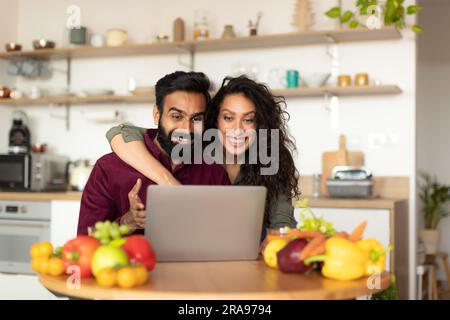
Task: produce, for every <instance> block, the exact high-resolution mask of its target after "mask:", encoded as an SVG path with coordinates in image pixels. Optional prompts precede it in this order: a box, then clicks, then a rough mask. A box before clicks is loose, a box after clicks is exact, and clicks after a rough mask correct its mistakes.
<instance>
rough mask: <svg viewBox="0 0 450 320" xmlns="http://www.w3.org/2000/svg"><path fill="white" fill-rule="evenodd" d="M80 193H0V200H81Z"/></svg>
mask: <svg viewBox="0 0 450 320" xmlns="http://www.w3.org/2000/svg"><path fill="white" fill-rule="evenodd" d="M81 194H82V193H81V192H0V200H6V201H53V200H75V201H80V200H81Z"/></svg>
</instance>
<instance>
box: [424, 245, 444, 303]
mask: <svg viewBox="0 0 450 320" xmlns="http://www.w3.org/2000/svg"><path fill="white" fill-rule="evenodd" d="M439 261H441V262H442V265H443V267H444V271H445V273H446V276H447V290H444V289H443V288H439V286H438V282H437V265H438V263H439ZM425 263H426V264H429V265H431V270H430V271H431V272H430V273H431V274H430V275H429V276H431V282H432V296H433V299H435V300H437V299H439V298H440V297H442V296H443V295H447V294H448V293H450V266H449V263H448V254H447V253H445V252H438V253H436V254H435V255H427V257H426V262H425Z"/></svg>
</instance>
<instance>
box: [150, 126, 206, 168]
mask: <svg viewBox="0 0 450 320" xmlns="http://www.w3.org/2000/svg"><path fill="white" fill-rule="evenodd" d="M175 131H176V129H174V130H172V131H170V132H169V133H168V132H167V131H166V129H165V128H164V126H163V125H162V124H161V121H160V122H159V124H158V135H157V140H158V142H159V145H160V146H161V148H162V149H163V150H164V152H165V153H166V154H167V155H168V156H169V157H170V158H172V150H173V148H174V147H175V146H176V145H177V144H180V143H178V142H174V141H172V137H173V136H174V133H175V139H176V138H184V139H189V141H190V142H191V143H190V149H191V158H192V157H193V156H194V133H193V132H190V133H184V132H175ZM197 138H198V137H197ZM176 156H177V157H178V156H180V157H182V156H183V150H181V152H180V153H179V154H177V155H176ZM171 160H172V161H173V160H175V159H171Z"/></svg>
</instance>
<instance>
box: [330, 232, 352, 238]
mask: <svg viewBox="0 0 450 320" xmlns="http://www.w3.org/2000/svg"><path fill="white" fill-rule="evenodd" d="M333 237H338V238H344V239H348V237H349V235H348V233H347V232H345V231H340V232H336V233H335V234H334V235H333Z"/></svg>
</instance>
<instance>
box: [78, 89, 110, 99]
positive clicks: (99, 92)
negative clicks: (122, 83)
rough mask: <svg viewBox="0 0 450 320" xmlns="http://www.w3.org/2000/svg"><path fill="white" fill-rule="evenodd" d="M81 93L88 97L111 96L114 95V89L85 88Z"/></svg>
mask: <svg viewBox="0 0 450 320" xmlns="http://www.w3.org/2000/svg"><path fill="white" fill-rule="evenodd" d="M83 93H84V94H85V95H86V96H88V97H100V96H112V95H114V90H110V89H86V90H83Z"/></svg>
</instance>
